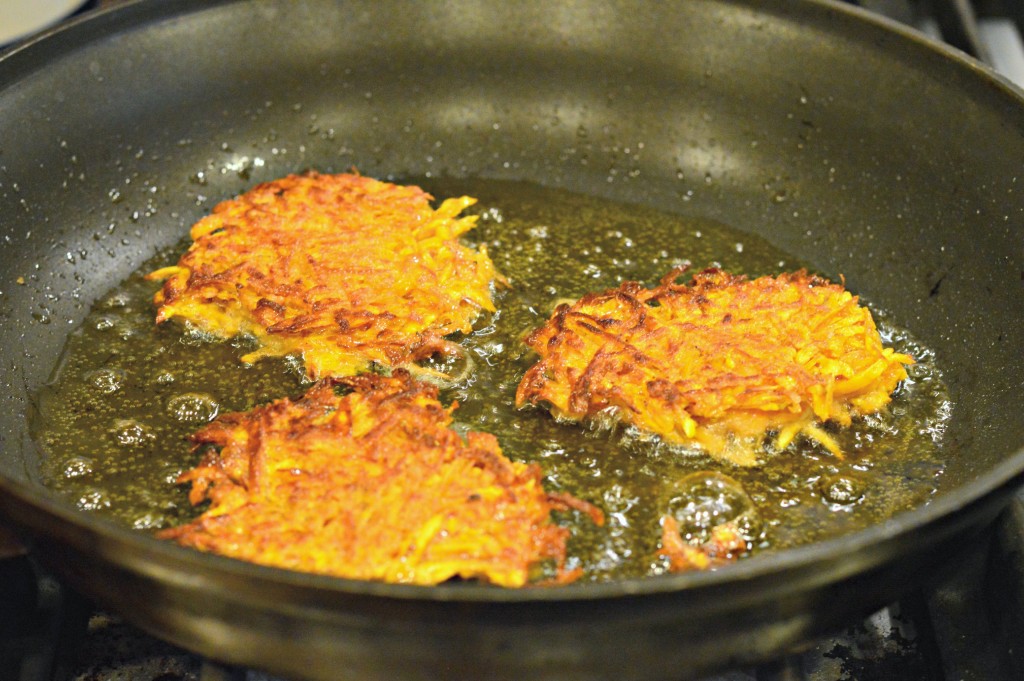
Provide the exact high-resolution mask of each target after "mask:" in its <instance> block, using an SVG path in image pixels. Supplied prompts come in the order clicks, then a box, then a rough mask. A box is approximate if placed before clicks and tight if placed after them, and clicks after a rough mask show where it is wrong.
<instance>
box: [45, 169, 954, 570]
mask: <svg viewBox="0 0 1024 681" xmlns="http://www.w3.org/2000/svg"><path fill="white" fill-rule="evenodd" d="M419 184H421V185H422V186H424V187H425V188H426V189H427V190H428V191H431V193H433V194H434V195H435V196H438V197H442V198H444V197H448V196H457V195H460V194H468V195H470V196H475V197H477V198H478V199H479V202H478V203H477V204H476V205H475V206H473V207H472V208H471V209H470V210H469V211H468V212H476V213H477V214H479V216H480V217H479V221H478V224H477V227H476V229H474V230H473V231H472V232H470V233H469V234H468V235H467V236H468V237H469V239H470V240H471V241H474V242H476V243H478V244H485V245H486V246H487V249H488V252H489V254H490V256H491V258H492V259H493V260H494V262H495V265H496V266H497V268H498V269H499V270H500V271H501V272H503V273H504V274H505V275H506V276H507V277H508V278H509V280H510V283H511V286H510V287H509V288H507V289H504V290H501V291H499V292H498V293H497V305H498V311H497V312H496V313H494V314H490V315H486V316H485V317H484V318H481V319H480V320H479V321H478V323H477V324H476V330H475V331H474V332H473V333H471V334H468V335H466V336H464V337H460V338H457V339H456V340H458V341H459V342H460V343H461V344H462V346H463V347H464V348H465V351H466V353H465V357H464V358H463V359H461V360H459V361H458V362H457V365H453V366H452V367H443V366H442V367H439V368H442V369H446V370H448V372H449V373H451V374H452V375H456V376H457V378H456V380H455V381H454V383H453V384H452V385H449V386H447V387H446V388H445V389H444V390H443V391H442V400H443V401H444V402H446V403H448V402H451V401H457V402H458V404H459V407H458V409H457V410H456V411H455V414H454V416H455V419H456V427H457V428H458V429H460V430H461V431H468V430H481V431H487V432H491V433H493V434H495V435H496V436H497V437H498V439H499V441H500V442H501V446H502V448H503V450H504V452H505V453H506V455H507V456H509V457H510V458H512V459H518V460H526V461H535V462H537V463H539V464H540V466H541V467H542V469H543V470H544V473H545V484H546V486H547V488H548V489H549V490H552V491H556V490H557V491H566V492H570V493H572V494H574V495H576V496H578V497H581V498H583V499H586V500H588V501H590V502H592V503H594V504H596V505H597V506H599V507H600V508H601V509H602V510H603V511H604V513H605V515H606V523H605V525H604V526H603V527H596V526H594V525H593V523H592V522H591V521H590V520H589V519H588V518H586V517H583V516H581V515H579V514H576V513H574V512H567V513H563V514H560V515H559V517H558V518H557V521H558V522H560V523H562V524H565V525H566V526H568V527H570V529H571V530H572V533H573V539H572V541H571V542H570V547H569V553H570V556H571V557H570V567H577V566H578V567H582V568H583V570H584V573H585V577H584V579H587V580H593V581H606V580H611V579H621V578H630V577H641V576H645V575H651V574H658V573H661V572H663V571H665V570H666V569H667V566H666V563H665V561H664V560H663V559H661V558H659V557H658V556H657V550H658V545H659V540H660V533H661V528H660V525H659V520H660V518H661V517H662V515H664V514H666V513H672V514H673V515H675V516H676V518H677V520H678V521H679V525H680V527H682V528H689V529H688V530H687V532H688V534H692V535H693V539H694V541H699V540H700V538H701V537H702V536H704V535H705V534H706V532H707V531H708V530H709V529H710V525H709V524H708V523H709V522H711V523H713V522H717V521H715V520H714V519H715V518H718V517H721V519H724V520H736V519H737V518H739V519H741V520H742V521H743V522H744V524H745V527H746V528H747V531H748V532H749V533H750V536H751V537H752V538H753V539H754V540H755V542H756V544H757V546H756V547H755V550H756V551H774V550H780V549H784V548H786V547H791V546H795V545H799V544H803V543H808V542H812V541H815V540H819V539H822V538H825V537H832V536H837V535H840V534H845V533H849V532H853V531H856V530H858V529H862V528H865V527H867V526H869V525H872V524H874V523H878V522H881V521H883V520H885V519H887V518H890V517H892V516H893V515H894V514H896V513H898V512H900V511H903V510H907V509H910V508H913V507H916V506H919V505H921V504H923V503H926V502H927V501H928V499H929V497H930V496H931V495H932V494H933V493H934V492H935V489H936V486H937V482H936V478H937V477H938V476H940V475H941V473H942V470H943V464H942V459H941V457H940V451H941V441H942V437H943V433H944V430H945V423H946V420H947V419H948V418H949V412H950V405H949V400H948V396H947V393H946V390H945V387H944V385H943V382H942V380H941V373H940V371H939V368H938V367H937V366H936V364H935V361H934V355H933V353H931V352H930V351H929V350H928V349H927V348H926V347H924V346H922V345H921V344H920V343H918V342H916V341H915V340H914V339H913V338H912V337H910V335H909V334H908V333H906V332H905V331H902V330H900V329H899V327H898V326H896V325H895V324H893V323H892V322H891V320H889V319H888V318H887V317H886V316H885V314H884V311H881V310H873V312H874V313H875V317H876V321H877V322H878V326H879V329H880V331H881V332H882V334H883V337H884V340H885V342H886V344H887V345H891V346H893V347H894V348H895V349H896V350H897V351H899V352H905V353H908V354H910V355H912V356H914V357H915V358H916V359H917V363H916V364H915V365H913V366H911V367H909V373H910V378H909V379H908V380H907V381H905V382H904V383H903V384H902V385H901V386H900V387H899V389H898V390H897V395H896V396H895V398H894V400H893V403H892V405H890V408H889V409H887V410H886V411H885V413H882V414H878V415H872V416H869V417H865V418H861V419H858V420H856V421H855V423H854V425H853V426H852V427H851V428H848V429H844V430H842V431H840V432H838V433H835V437H836V438H837V440H838V441H839V442H840V444H841V446H842V448H843V451H844V452H845V453H846V456H845V457H844V458H843V459H842V460H839V459H836V458H834V457H832V456H831V455H829V454H828V453H827V452H825V451H823V450H822V449H821V448H820V447H818V446H817V445H815V444H814V443H813V442H809V441H803V440H798V441H797V442H796V443H794V444H793V445H791V446H790V447H789V448H787V449H786V450H785V451H782V452H769V454H768V461H767V463H766V464H764V465H762V466H758V467H755V468H737V467H734V466H731V465H729V464H726V463H722V462H717V461H714V460H712V459H710V458H709V457H707V456H706V455H704V454H702V453H700V452H699V451H694V450H687V449H683V448H679V447H674V446H667V445H665V444H664V443H662V442H660V441H659V440H658V439H657V438H651V437H644V436H643V435H642V434H640V433H637V432H634V431H633V430H631V429H629V428H623V427H616V426H614V425H611V426H607V425H606V426H604V427H592V426H581V425H579V424H568V423H559V422H557V421H556V420H554V419H553V418H551V416H550V415H549V414H548V413H546V412H545V411H543V410H541V409H538V408H533V407H530V408H524V409H517V408H516V406H515V391H516V387H517V385H518V383H519V380H520V379H521V378H522V376H523V374H524V372H525V371H526V370H527V369H528V368H529V367H530V366H531V364H532V363H533V361H534V360H535V358H534V357H532V356H531V353H530V351H529V350H528V348H526V346H525V345H524V344H523V343H522V338H523V336H524V335H525V333H527V332H528V331H530V330H531V329H533V328H535V327H537V326H539V325H540V324H542V323H543V322H544V321H545V320H546V319H547V317H548V315H549V314H550V313H551V311H552V310H553V308H554V307H555V305H556V304H557V303H558V302H560V301H562V300H566V299H576V298H578V297H580V296H582V295H583V294H585V293H587V292H590V291H600V290H605V289H608V288H612V287H617V286H618V285H619V284H621V283H622V282H623V281H627V280H636V281H640V282H643V283H644V284H646V285H649V286H650V285H654V284H656V283H657V281H658V279H660V277H661V276H662V275H664V274H665V273H666V272H668V271H669V270H670V269H672V268H673V267H676V266H678V265H681V264H689V265H690V266H691V269H692V271H699V270H700V269H703V268H705V267H709V266H715V267H721V268H723V269H726V270H728V271H730V272H735V273H744V274H747V275H749V276H751V277H755V276H760V275H765V274H777V273H779V272H781V271H788V270H795V269H798V268H800V267H801V266H803V263H800V262H798V261H797V260H796V259H795V258H793V257H792V256H791V255H789V254H787V253H784V252H782V251H780V250H779V249H777V248H775V247H773V246H772V245H770V244H769V243H767V242H766V241H764V240H763V239H761V238H759V237H757V236H756V235H752V234H749V233H744V232H740V231H738V230H735V229H732V228H730V227H728V226H725V225H722V224H718V223H715V222H711V221H707V220H703V219H696V218H688V217H681V216H679V215H672V214H668V213H664V212H660V211H656V210H653V209H649V208H645V207H641V206H634V205H626V204H621V203H616V202H612V201H608V200H604V199H599V198H594V197H589V196H583V195H579V194H573V193H570V192H566V191H561V190H555V189H547V188H542V187H539V186H537V185H533V184H529V183H515V182H502V181H493V180H459V181H455V180H445V181H438V180H430V181H424V182H422V183H419ZM186 247H187V243H185V242H183V243H182V244H181V246H180V247H179V248H177V249H172V250H169V251H167V252H163V253H160V254H158V255H157V256H156V257H154V258H153V259H151V260H150V261H149V262H147V263H145V264H144V265H143V267H142V268H140V270H139V271H138V273H137V274H135V275H133V276H132V277H130V278H129V279H128V280H126V281H124V282H122V283H120V284H119V285H118V286H116V287H115V288H114V289H113V290H112V291H111V292H110V293H109V294H108V295H106V296H105V297H103V298H102V299H101V300H100V301H99V302H98V303H97V304H96V305H95V307H94V309H93V311H92V312H91V313H90V315H89V316H88V317H87V319H86V320H85V323H84V324H83V325H82V327H81V328H80V329H78V330H77V331H76V332H75V333H74V334H72V335H71V337H70V338H69V339H68V343H67V346H66V348H65V352H64V354H63V358H62V361H61V364H60V366H59V367H58V369H57V370H56V372H55V374H54V378H53V381H52V382H51V384H50V385H49V386H48V387H47V388H46V389H45V390H44V391H42V393H41V394H40V395H39V396H38V400H37V404H38V414H37V416H36V418H34V419H33V424H32V427H33V433H34V436H35V438H36V440H37V442H38V443H39V444H40V446H41V447H42V448H43V450H44V451H45V453H46V457H45V460H44V466H43V468H44V475H45V478H46V482H47V484H48V485H49V486H50V487H51V488H53V489H54V490H56V491H57V492H59V493H60V494H61V495H63V496H65V497H67V498H68V499H69V500H71V502H72V503H74V504H75V505H77V507H78V508H80V509H81V510H83V511H87V512H93V513H99V514H103V515H105V516H108V517H111V518H113V519H115V520H117V521H118V522H121V523H124V524H125V525H127V526H129V527H133V528H136V529H138V530H141V531H153V530H155V529H158V528H162V527H167V526H171V525H175V524H179V523H181V522H185V521H187V520H188V519H190V518H192V517H194V516H195V515H196V514H197V512H198V511H199V510H200V509H196V508H193V507H192V506H191V505H190V504H189V503H188V501H187V489H186V488H184V487H183V486H181V485H178V484H176V479H177V477H178V475H179V474H180V473H181V472H182V471H184V470H186V469H188V468H190V467H192V466H193V465H195V464H196V463H197V459H198V456H199V454H198V453H196V452H194V451H192V449H191V447H190V444H189V440H188V437H189V435H190V434H191V433H193V432H195V431H196V430H198V429H199V428H200V427H201V426H202V425H203V424H205V423H208V422H209V421H211V420H213V419H214V418H216V417H217V415H218V414H222V413H225V412H231V411H239V410H246V409H250V408H252V407H254V406H256V405H259V404H263V403H266V402H269V401H271V400H274V399H278V398H280V397H283V396H289V397H297V396H298V395H300V394H302V392H304V391H305V389H306V388H307V387H308V385H307V384H306V383H305V382H304V378H303V372H302V368H301V363H300V362H299V361H298V360H296V359H294V358H285V359H265V360H262V361H260V362H258V363H257V364H255V365H251V366H247V365H243V364H242V363H241V362H240V360H239V358H240V357H241V356H242V355H244V354H245V353H246V352H248V351H251V350H252V349H253V348H252V345H251V341H249V340H246V339H233V340H231V341H217V340H214V339H210V338H206V337H203V336H202V335H199V334H194V333H190V332H188V331H187V330H183V329H182V327H180V326H177V325H175V324H165V325H162V326H156V325H155V323H154V314H155V310H154V307H153V304H152V296H153V293H154V292H155V290H156V286H157V285H156V284H153V283H151V282H147V281H145V280H144V279H143V275H144V274H145V273H147V272H150V271H152V270H154V269H157V268H159V267H161V266H164V265H167V264H170V263H173V262H175V261H176V260H177V258H178V257H179V256H180V254H181V252H183V250H184V249H185V248H186ZM849 284H850V285H851V287H855V285H856V282H849Z"/></svg>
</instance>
